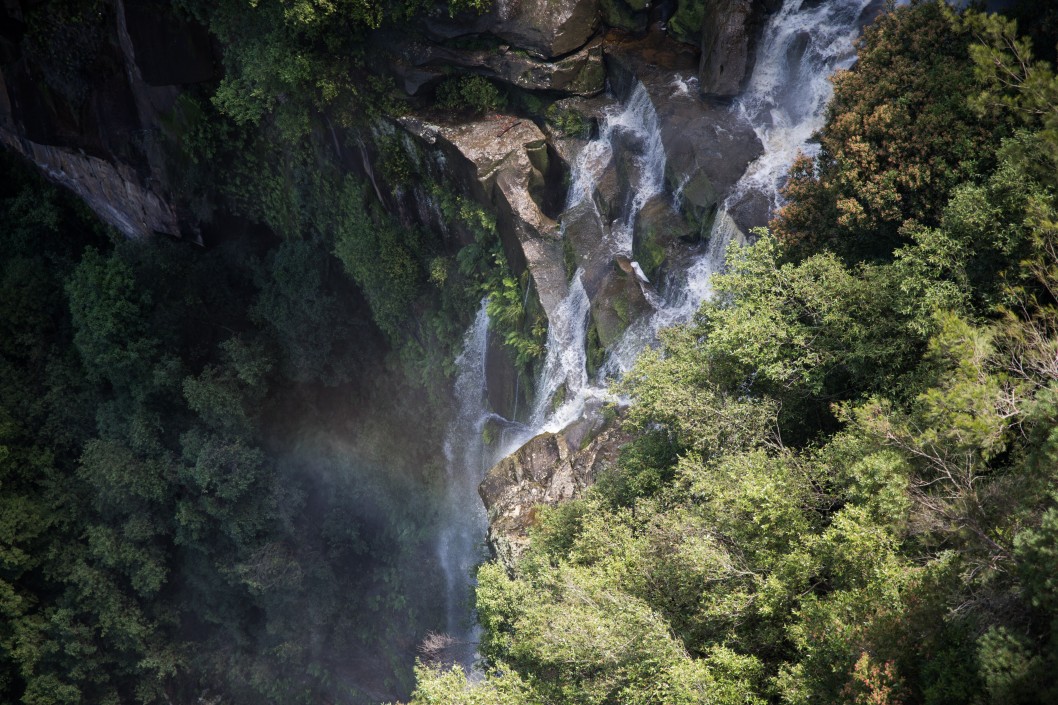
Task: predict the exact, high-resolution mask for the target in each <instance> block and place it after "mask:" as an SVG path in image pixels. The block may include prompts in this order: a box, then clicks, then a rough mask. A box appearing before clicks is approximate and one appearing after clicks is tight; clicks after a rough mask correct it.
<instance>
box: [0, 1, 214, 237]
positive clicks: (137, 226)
mask: <svg viewBox="0 0 1058 705" xmlns="http://www.w3.org/2000/svg"><path fill="white" fill-rule="evenodd" d="M19 7H20V6H19V4H18V3H7V4H6V5H5V6H4V7H3V9H2V10H0V22H10V23H17V22H19V21H20V17H19V15H20V9H19ZM91 21H92V22H96V23H97V25H93V27H92V28H89V29H86V30H84V31H85V32H86V34H84V36H91V37H93V39H91V41H90V42H89V43H88V44H86V45H85V46H83V47H79V51H80V52H82V60H83V61H85V62H86V66H91V67H92V71H93V73H92V74H91V76H90V78H91V80H90V81H89V80H88V79H89V77H88V76H73V77H71V76H69V75H66V74H63V73H62V72H61V71H55V70H53V69H49V68H48V67H47V65H46V62H45V63H42V62H41V61H39V57H36V56H35V55H30V56H25V55H24V54H23V52H24V51H26V49H25V48H24V47H23V46H22V45H21V44H18V43H13V42H12V43H8V44H6V46H5V53H8V54H9V56H8V57H7V59H8V60H6V61H5V62H4V67H3V72H2V73H0V142H2V143H3V145H4V146H5V147H6V148H8V149H10V150H12V151H14V152H16V153H19V154H21V155H22V156H24V157H25V158H26V159H28V160H30V161H32V162H33V163H34V164H36V165H37V166H38V167H39V168H40V169H41V171H42V172H43V173H44V174H45V175H47V176H48V177H49V178H50V179H52V180H53V181H55V182H56V183H58V184H59V185H61V186H64V187H66V188H68V189H70V190H71V191H73V192H74V193H76V194H77V195H78V196H80V197H81V198H82V199H84V201H85V203H87V204H88V205H89V206H90V207H91V208H92V209H93V210H94V211H95V212H96V213H97V214H98V215H99V216H100V217H101V218H102V219H103V220H104V221H106V222H108V223H109V224H111V225H112V226H114V227H115V228H117V229H118V230H119V231H121V232H122V233H123V234H125V235H126V236H128V237H143V236H147V235H150V234H152V233H163V234H167V235H174V236H191V237H196V236H197V235H196V233H195V232H194V230H193V228H192V227H190V226H189V225H188V224H186V223H184V222H182V220H181V218H180V217H179V214H178V209H177V207H176V206H175V205H174V203H173V199H172V198H171V197H170V194H169V193H168V192H167V188H166V171H165V155H164V154H163V151H162V148H161V143H162V141H163V140H162V139H160V134H161V133H162V132H163V129H162V122H163V121H162V116H163V115H165V114H166V113H168V112H169V111H171V110H172V108H173V105H174V104H175V102H176V99H177V97H178V95H179V91H180V89H181V86H182V85H185V84H189V83H197V82H201V81H208V80H213V79H214V78H216V77H217V68H216V66H217V61H216V57H215V53H214V48H213V44H212V40H211V39H210V38H209V35H208V34H207V33H206V30H205V29H204V28H202V27H201V26H198V25H195V24H193V23H191V22H187V21H183V20H180V19H179V18H177V17H175V16H174V15H173V13H172V9H171V5H170V3H168V2H164V1H163V0H136V2H129V3H126V2H124V0H113V2H112V3H110V4H107V5H103V6H102V8H101V10H100V12H99V13H98V14H97V15H94V16H93V19H92V20H91ZM92 32H94V33H92ZM86 41H87V40H86ZM85 70H87V69H85Z"/></svg>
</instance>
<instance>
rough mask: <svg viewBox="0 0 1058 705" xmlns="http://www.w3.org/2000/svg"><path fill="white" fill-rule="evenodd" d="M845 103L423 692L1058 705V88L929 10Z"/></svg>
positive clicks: (924, 8)
mask: <svg viewBox="0 0 1058 705" xmlns="http://www.w3.org/2000/svg"><path fill="white" fill-rule="evenodd" d="M1037 29H1038V28H1037ZM1046 39H1047V41H1048V42H1050V46H1048V47H1046V49H1045V53H1046V54H1050V52H1049V49H1050V48H1051V46H1053V44H1054V42H1055V41H1056V39H1058V38H1056V37H1055V36H1053V35H1052V36H1047V37H1046ZM1050 55H1053V54H1050ZM834 86H835V95H834V99H833V102H832V104H831V106H830V109H829V112H828V116H827V121H826V126H825V128H824V129H823V131H822V134H821V135H820V142H821V147H822V148H821V151H820V153H819V155H818V156H817V157H816V158H814V159H809V158H803V159H802V160H801V161H800V162H799V163H798V164H797V165H796V166H795V168H794V171H793V173H792V176H791V179H790V181H789V185H788V186H787V189H786V194H785V195H786V198H787V199H788V200H787V205H786V206H785V208H784V209H783V210H782V211H781V212H780V213H779V214H778V215H777V217H776V219H775V220H774V221H773V223H772V225H771V229H770V231H769V230H760V231H758V232H757V233H756V242H755V243H754V244H752V245H749V246H747V247H735V248H732V250H731V251H730V252H729V255H728V260H727V270H726V272H725V273H723V274H722V275H718V276H716V277H715V278H714V280H713V286H714V289H715V296H714V298H713V299H712V301H711V302H709V303H706V304H705V305H704V306H703V307H702V309H701V310H700V311H699V313H698V315H697V316H696V318H695V320H694V321H693V322H692V323H689V324H687V325H683V326H677V327H676V328H673V329H671V330H668V331H666V332H665V333H664V335H663V337H662V341H661V346H660V347H659V348H658V349H657V350H652V351H648V352H646V353H644V354H643V355H642V356H641V357H640V359H639V361H638V363H637V364H636V366H635V368H634V369H633V371H632V372H631V373H630V374H629V375H628V376H627V378H626V379H625V380H623V381H622V382H621V383H620V386H619V391H620V392H622V393H623V394H625V395H627V396H628V397H630V399H631V406H630V407H629V410H628V416H627V421H626V423H627V425H628V427H629V429H630V430H632V431H634V432H635V433H636V434H637V438H636V440H635V441H633V442H632V443H631V444H630V445H629V446H627V447H626V448H625V449H624V451H623V454H622V456H621V460H620V461H619V463H618V464H617V466H616V467H615V468H614V469H612V470H610V471H608V472H607V473H605V474H603V475H602V476H601V477H599V478H598V481H597V483H596V485H595V486H594V487H592V488H591V490H590V491H588V492H587V493H586V495H585V496H584V497H582V498H580V499H577V500H574V501H571V502H569V503H566V504H563V505H560V506H558V507H556V508H553V509H550V510H547V511H546V512H544V513H543V516H542V519H541V520H540V522H539V524H538V525H537V528H536V530H535V532H534V533H533V534H532V541H531V547H530V549H529V551H528V552H527V553H526V554H525V555H524V556H523V557H522V558H521V559H520V560H519V562H518V563H517V566H516V568H515V570H514V571H513V573H512V574H509V573H508V572H506V571H505V570H504V569H503V568H502V567H501V566H500V565H498V564H487V565H485V566H483V567H482V568H481V570H480V572H479V574H478V579H479V581H480V582H479V586H478V590H477V609H478V613H479V616H480V618H481V621H482V624H483V626H484V628H485V638H484V641H483V643H482V656H483V658H484V660H485V667H484V670H485V675H486V677H485V680H484V682H480V683H473V684H471V683H469V682H468V680H467V679H466V676H465V674H464V673H463V672H462V671H461V670H459V669H455V670H445V669H443V668H440V667H438V666H437V665H431V664H423V665H422V666H421V668H420V670H419V674H418V675H419V683H418V689H417V691H416V694H415V696H414V697H413V699H412V702H414V703H419V704H426V703H431V704H437V703H451V704H455V703H467V702H475V703H477V702H480V703H511V704H514V703H525V704H529V703H540V702H548V703H622V704H627V703H644V704H645V703H657V704H658V705H662V704H664V705H673V704H678V703H700V702H708V703H731V704H732V705H734V704H735V703H739V704H742V705H745V704H747V703H769V702H785V703H804V704H806V705H807V704H809V703H836V702H846V703H862V704H867V703H873V704H876V705H881V704H885V705H896V704H898V703H928V704H930V705H940V704H942V703H952V704H954V703H1025V704H1028V703H1040V704H1042V703H1049V702H1053V701H1054V700H1055V699H1056V698H1058V677H1056V674H1058V632H1056V631H1055V628H1056V625H1058V622H1056V621H1055V614H1056V613H1055V608H1056V607H1058V592H1056V587H1058V584H1056V583H1055V580H1054V576H1055V575H1058V504H1056V502H1058V494H1056V492H1055V487H1056V484H1055V483H1056V481H1058V476H1056V471H1058V432H1056V429H1058V406H1056V404H1055V402H1056V400H1058V366H1056V363H1055V360H1056V359H1058V299H1056V292H1058V210H1056V208H1058V203H1056V200H1055V198H1056V188H1058V161H1056V158H1058V132H1055V127H1056V125H1058V122H1056V120H1058V80H1056V78H1055V74H1054V68H1053V66H1052V65H1051V64H1050V63H1048V62H1047V61H1044V60H1038V59H1035V58H1034V56H1033V52H1032V44H1031V41H1030V40H1029V39H1028V38H1027V37H1026V36H1025V35H1022V34H1019V33H1018V28H1017V25H1016V23H1015V22H1013V21H1011V20H1008V19H1005V18H1003V17H999V16H986V15H983V14H979V13H977V12H967V13H965V14H961V15H960V14H959V13H957V12H955V11H953V10H951V9H950V8H948V7H947V6H946V5H944V4H942V3H938V2H920V3H912V4H911V5H910V6H907V7H902V8H899V9H895V10H893V11H892V12H890V13H888V14H886V15H883V16H882V17H881V18H880V19H879V20H878V21H877V22H876V23H874V24H873V25H872V26H870V27H869V28H868V29H867V30H866V33H865V36H864V38H863V40H862V43H861V45H860V49H859V61H858V63H857V65H856V66H855V67H854V68H853V69H852V70H850V71H848V72H845V73H843V74H840V75H839V76H837V77H836V78H835V80H834Z"/></svg>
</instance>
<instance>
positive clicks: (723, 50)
mask: <svg viewBox="0 0 1058 705" xmlns="http://www.w3.org/2000/svg"><path fill="white" fill-rule="evenodd" d="M781 5H782V2H781V0H706V2H705V13H704V15H703V17H702V42H701V48H702V59H701V64H700V66H699V70H698V78H699V81H700V87H701V91H702V94H703V95H707V96H715V97H718V98H732V97H734V96H736V95H738V94H739V93H740V92H741V91H742V88H743V87H745V84H746V81H747V80H749V77H750V74H751V73H752V71H753V62H754V59H755V57H756V48H757V42H758V40H759V38H760V34H761V30H762V29H763V27H764V20H765V18H766V16H767V14H768V13H769V12H774V11H776V10H777V9H778V8H779V7H780V6H781Z"/></svg>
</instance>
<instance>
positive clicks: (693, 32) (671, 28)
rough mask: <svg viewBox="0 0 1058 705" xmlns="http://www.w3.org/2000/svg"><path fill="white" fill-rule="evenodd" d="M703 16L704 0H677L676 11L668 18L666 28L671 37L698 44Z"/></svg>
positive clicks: (699, 42)
mask: <svg viewBox="0 0 1058 705" xmlns="http://www.w3.org/2000/svg"><path fill="white" fill-rule="evenodd" d="M704 17H705V0H678V2H677V5H676V12H674V13H673V15H672V17H670V18H669V21H668V23H667V24H666V28H667V29H668V32H669V35H670V36H672V37H673V38H675V39H678V40H680V41H681V42H684V43H686V44H693V45H694V46H699V45H700V44H701V39H702V20H703V18H704Z"/></svg>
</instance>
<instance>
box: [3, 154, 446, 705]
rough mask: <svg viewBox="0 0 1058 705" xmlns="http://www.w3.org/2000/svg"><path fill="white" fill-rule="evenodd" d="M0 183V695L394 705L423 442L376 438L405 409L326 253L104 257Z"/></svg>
mask: <svg viewBox="0 0 1058 705" xmlns="http://www.w3.org/2000/svg"><path fill="white" fill-rule="evenodd" d="M0 169H2V173H0V177H2V178H0V220H2V221H3V222H4V224H5V227H4V229H3V231H2V232H0V253H2V254H0V286H2V289H3V291H4V306H3V307H2V308H0V490H2V492H0V615H2V616H0V700H2V701H3V702H12V703H13V702H24V703H32V704H34V705H46V704H52V703H56V704H57V703H123V702H143V703H151V702H190V701H191V700H194V699H197V698H200V697H208V698H210V699H211V701H212V702H233V701H234V702H275V703H284V704H286V703H296V702H306V703H308V702H319V700H320V698H322V697H327V698H338V697H340V698H341V699H342V700H343V701H348V700H354V701H363V700H368V701H371V700H375V701H377V700H378V699H380V698H381V697H383V694H385V693H392V692H394V691H397V692H399V691H400V690H401V689H402V687H401V684H400V683H398V682H395V681H394V679H399V678H401V677H404V678H408V677H410V673H409V672H408V670H407V668H406V667H402V666H401V665H400V664H406V663H408V662H409V660H410V658H411V653H412V652H413V647H414V643H415V640H416V638H417V636H418V630H419V629H421V624H422V623H421V619H422V618H421V616H419V615H416V614H415V613H414V609H416V608H418V607H422V608H423V609H426V610H428V611H429V610H430V609H431V608H430V607H429V605H430V604H431V600H432V599H434V598H435V597H436V594H437V590H436V586H435V585H434V584H433V582H432V580H431V578H430V576H429V575H425V574H423V567H424V563H423V561H422V558H421V552H422V551H423V550H426V549H425V541H426V540H427V538H428V537H427V533H426V532H428V530H429V521H430V516H431V513H430V507H429V501H430V500H429V497H430V495H429V492H428V489H429V483H428V482H427V479H426V478H427V477H428V476H429V475H430V474H431V473H435V472H436V469H435V468H433V467H432V466H431V464H430V460H429V458H430V453H429V451H430V450H431V449H432V447H433V446H435V445H436V444H438V443H440V441H439V438H438V433H439V431H440V430H441V427H442V423H441V420H438V422H437V423H435V424H431V423H430V420H429V419H422V420H421V421H420V423H419V429H418V435H419V437H420V438H422V439H423V448H422V449H420V450H419V451H418V454H416V451H415V450H414V449H413V448H411V447H409V445H408V444H407V443H406V442H402V443H403V447H402V448H401V452H400V453H399V454H398V453H394V452H393V448H392V445H393V444H394V443H395V441H391V440H378V439H386V438H388V437H387V436H385V435H383V434H382V433H380V432H379V430H380V427H392V426H394V425H397V424H399V423H400V419H401V418H404V417H407V416H408V415H409V412H407V411H406V410H402V409H401V407H400V404H399V403H396V402H395V401H394V400H404V401H405V403H407V404H408V405H410V406H411V407H413V408H415V409H416V410H417V411H418V410H420V409H421V408H422V401H421V393H419V392H417V391H416V390H415V389H413V388H406V387H402V386H401V384H400V382H399V378H393V377H392V376H390V375H388V373H387V372H386V370H385V367H384V366H383V365H380V364H379V363H378V360H379V359H380V358H381V357H382V356H383V351H384V349H385V344H384V338H383V337H382V336H381V335H380V333H379V332H378V331H377V330H376V329H375V328H373V327H372V326H371V325H370V323H369V320H370V314H369V313H368V311H367V306H366V304H364V303H363V301H362V299H361V297H360V296H359V294H358V293H357V290H356V288H355V286H354V285H353V282H352V281H351V280H349V279H348V278H347V277H346V276H345V275H344V274H343V270H342V267H341V266H340V264H339V262H338V261H337V260H336V259H335V258H334V257H333V256H332V255H331V254H330V251H329V246H325V245H323V244H322V243H321V242H319V241H318V240H302V239H293V238H291V239H285V240H282V241H278V240H270V239H268V238H262V237H261V236H260V235H259V234H257V235H252V234H245V235H239V234H238V233H230V234H229V236H228V238H227V239H226V241H225V243H224V244H223V245H221V246H218V247H214V248H211V249H209V250H203V249H199V248H193V247H190V246H188V245H187V244H183V243H175V242H173V243H170V242H166V241H153V242H149V243H145V242H128V241H118V242H112V241H111V238H110V237H109V236H108V235H107V233H105V232H103V231H102V229H101V228H100V227H99V226H98V225H97V224H95V223H94V221H93V220H92V219H90V218H88V217H87V216H86V215H85V213H84V212H82V210H79V209H77V208H75V207H74V206H73V205H71V202H70V201H69V199H67V198H63V197H61V196H60V195H59V193H58V191H57V190H56V189H55V188H53V187H49V186H47V185H46V184H44V183H43V182H42V181H41V180H40V179H39V178H36V177H33V176H32V175H30V173H29V172H28V171H27V167H26V166H24V165H21V164H17V163H15V162H14V161H13V159H12V158H10V157H7V158H4V160H3V161H2V162H0ZM354 339H355V342H356V344H355V345H353V344H351V343H352V341H353V340H354ZM352 380H355V381H356V383H355V384H350V381H352ZM379 396H383V397H384V399H385V403H384V404H379V403H378V400H377V397H379ZM380 408H381V409H388V410H389V413H390V414H392V416H379V417H378V418H372V417H371V414H378V413H379V412H378V410H379V409H380ZM372 433H374V434H377V438H372V437H371V435H370V434H372ZM335 439H341V443H337V442H336V441H335ZM345 443H348V444H353V445H355V446H356V447H357V448H358V449H360V450H359V452H358V453H355V454H350V453H349V452H348V451H347V450H346V449H345V447H344V446H343V445H342V444H345ZM387 444H389V445H387ZM371 448H374V450H370V449H371ZM365 449H367V450H365ZM399 458H404V459H405V460H404V461H403V462H405V463H406V464H407V465H408V466H409V467H410V468H411V469H410V470H409V469H408V468H402V466H401V462H402V461H400V460H399ZM382 460H384V461H385V462H386V465H387V469H388V470H389V473H387V474H381V473H379V472H378V470H377V464H378V463H379V462H380V461H382ZM402 472H404V473H406V474H404V475H402V474H401V473H402ZM394 497H402V499H401V500H400V501H399V502H395V501H394V500H393V498H394ZM387 680H388V681H389V682H387Z"/></svg>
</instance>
